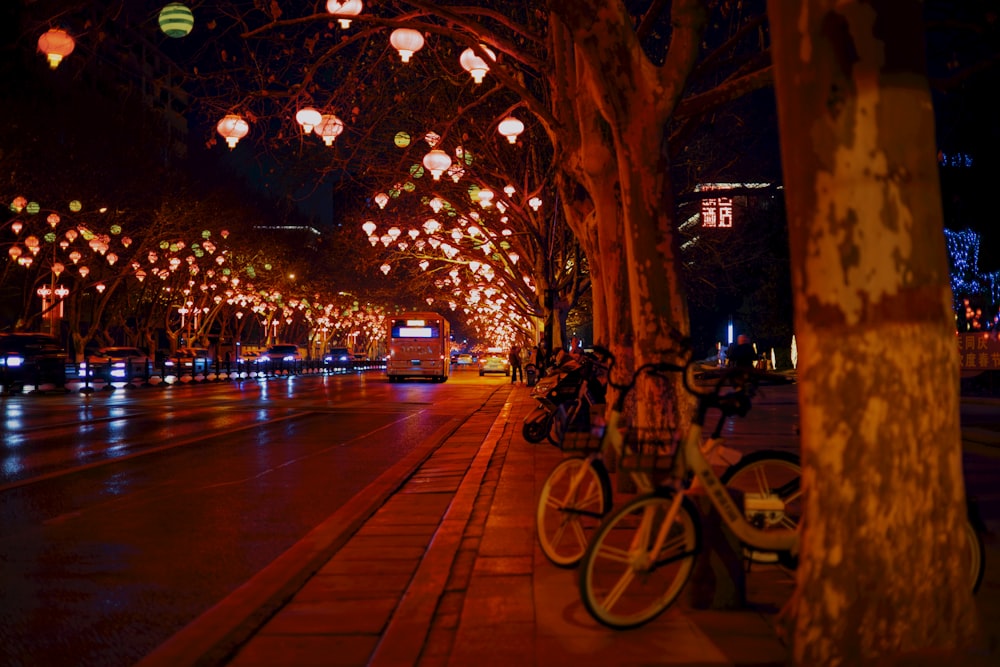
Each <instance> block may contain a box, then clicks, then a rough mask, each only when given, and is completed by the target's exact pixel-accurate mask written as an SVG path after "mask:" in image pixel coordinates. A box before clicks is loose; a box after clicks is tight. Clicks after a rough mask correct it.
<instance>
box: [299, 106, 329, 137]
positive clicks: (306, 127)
mask: <svg viewBox="0 0 1000 667" xmlns="http://www.w3.org/2000/svg"><path fill="white" fill-rule="evenodd" d="M322 119H323V116H322V115H321V114H320V112H318V111H316V110H315V109H313V108H312V107H305V108H304V109H299V112H298V113H297V114H295V122H297V123H298V124H299V125H301V126H302V131H303V132H305V133H306V134H309V133H310V132H312V131H313V128H314V127H316V126H317V125H319V122H320V121H321V120H322Z"/></svg>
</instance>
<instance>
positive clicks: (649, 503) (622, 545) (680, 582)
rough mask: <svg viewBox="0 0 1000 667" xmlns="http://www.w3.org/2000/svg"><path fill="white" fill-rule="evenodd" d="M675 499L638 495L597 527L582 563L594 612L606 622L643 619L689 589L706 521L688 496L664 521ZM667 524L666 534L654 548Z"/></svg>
mask: <svg viewBox="0 0 1000 667" xmlns="http://www.w3.org/2000/svg"><path fill="white" fill-rule="evenodd" d="M672 504H673V493H669V494H653V495H647V496H642V497H640V498H636V499H635V500H633V501H631V502H629V503H628V504H627V505H625V506H624V507H622V508H621V509H619V510H617V511H616V512H614V513H613V514H612V515H611V516H609V517H608V519H607V520H606V521H605V522H604V523H602V524H601V527H600V528H598V530H597V532H596V533H595V535H594V537H593V539H592V541H591V544H590V547H589V548H588V549H587V553H586V554H585V555H584V557H583V561H582V563H581V565H580V594H581V598H582V599H583V604H584V606H585V607H586V608H587V611H588V612H590V615H591V616H593V617H594V618H595V619H596V620H598V621H599V622H601V623H603V624H604V625H606V626H608V627H611V628H617V629H626V628H634V627H637V626H640V625H643V624H644V623H647V622H649V621H650V620H652V619H653V618H655V617H656V616H657V615H659V614H660V613H661V612H662V611H663V610H664V609H666V608H667V607H668V606H670V604H671V603H673V601H674V600H676V599H677V596H678V595H679V594H680V592H681V591H682V590H683V589H684V585H685V584H686V583H687V581H688V579H689V578H690V576H691V571H692V568H693V566H694V557H695V554H696V553H697V552H698V549H699V547H700V545H701V527H700V524H699V523H698V520H697V518H696V517H697V510H696V509H695V508H694V506H693V505H692V504H691V501H690V500H688V499H687V498H681V504H680V506H679V507H678V511H677V516H676V517H675V518H674V520H673V522H672V524H671V525H670V526H664V521H665V520H666V517H667V514H668V512H669V510H670V507H671V505H672ZM661 528H665V529H666V530H667V533H666V539H665V540H663V544H662V546H661V547H660V548H659V549H658V550H656V552H655V553H654V552H653V550H654V549H656V545H655V542H656V538H657V536H658V534H659V533H660V529H661Z"/></svg>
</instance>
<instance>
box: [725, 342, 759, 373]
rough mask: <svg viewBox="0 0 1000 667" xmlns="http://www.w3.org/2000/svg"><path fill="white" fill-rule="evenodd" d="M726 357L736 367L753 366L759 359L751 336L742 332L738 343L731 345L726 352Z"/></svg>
mask: <svg viewBox="0 0 1000 667" xmlns="http://www.w3.org/2000/svg"><path fill="white" fill-rule="evenodd" d="M726 359H727V360H728V363H729V365H730V366H735V367H736V368H753V367H754V362H755V361H757V351H756V350H755V349H754V347H753V344H752V343H751V342H750V336H747V335H746V334H740V335H739V336H737V338H736V344H735V345H730V346H729V351H728V352H726Z"/></svg>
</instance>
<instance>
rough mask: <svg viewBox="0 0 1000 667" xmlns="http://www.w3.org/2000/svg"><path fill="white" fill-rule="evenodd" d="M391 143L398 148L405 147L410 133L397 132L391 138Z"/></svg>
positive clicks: (407, 144) (408, 143) (408, 141)
mask: <svg viewBox="0 0 1000 667" xmlns="http://www.w3.org/2000/svg"><path fill="white" fill-rule="evenodd" d="M392 143H394V144H396V145H397V146H398V147H400V148H406V147H407V146H409V145H410V135H409V134H407V133H406V132H397V133H396V136H395V137H393V139H392Z"/></svg>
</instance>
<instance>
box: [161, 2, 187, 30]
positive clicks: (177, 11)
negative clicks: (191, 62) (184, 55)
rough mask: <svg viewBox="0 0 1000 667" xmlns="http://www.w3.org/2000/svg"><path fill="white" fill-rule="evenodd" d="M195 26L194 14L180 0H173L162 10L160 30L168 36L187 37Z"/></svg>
mask: <svg viewBox="0 0 1000 667" xmlns="http://www.w3.org/2000/svg"><path fill="white" fill-rule="evenodd" d="M192 28H194V14H192V13H191V10H190V9H188V8H187V7H185V6H184V5H182V4H181V3H179V2H171V3H170V4H169V5H167V6H165V7H164V8H163V9H161V10H160V30H162V31H163V32H164V34H166V36H167V37H175V38H176V37H187V35H188V33H189V32H191V29H192Z"/></svg>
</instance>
